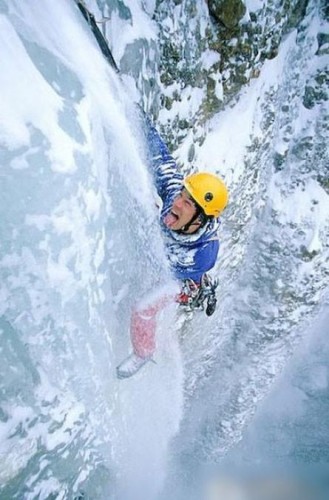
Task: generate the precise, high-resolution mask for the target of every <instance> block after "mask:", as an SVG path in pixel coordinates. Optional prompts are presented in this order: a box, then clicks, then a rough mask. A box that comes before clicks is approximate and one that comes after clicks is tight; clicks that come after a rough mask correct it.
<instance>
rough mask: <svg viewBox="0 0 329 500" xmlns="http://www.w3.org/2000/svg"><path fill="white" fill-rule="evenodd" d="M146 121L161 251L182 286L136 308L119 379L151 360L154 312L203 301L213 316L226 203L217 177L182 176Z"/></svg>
mask: <svg viewBox="0 0 329 500" xmlns="http://www.w3.org/2000/svg"><path fill="white" fill-rule="evenodd" d="M145 120H146V123H147V125H146V140H147V145H148V147H149V153H150V162H149V163H150V169H151V171H152V175H153V178H154V182H155V187H156V190H157V192H158V195H159V197H160V198H161V200H162V203H163V206H162V209H161V212H160V225H161V228H162V230H163V234H164V243H165V249H166V253H167V257H168V259H169V264H170V268H171V270H172V272H173V275H174V277H175V278H176V279H177V280H178V281H179V282H180V284H181V285H182V288H181V292H180V293H178V294H177V293H176V294H173V293H170V292H166V291H165V292H163V291H160V292H158V293H153V294H152V295H151V296H150V297H148V298H144V299H142V300H141V301H140V302H139V303H138V304H137V305H136V306H135V308H134V310H133V312H132V315H131V323H130V335H131V341H132V345H133V353H132V354H131V355H130V356H128V358H126V359H125V360H124V361H123V362H122V363H121V364H120V365H119V366H118V367H117V376H118V377H119V378H126V377H130V376H131V375H134V374H135V373H136V372H137V371H138V370H139V369H140V368H141V367H142V366H144V365H145V363H147V362H148V361H150V360H152V355H153V354H154V351H155V347H156V346H155V330H156V315H157V313H158V312H159V311H160V310H161V309H162V308H163V307H164V306H165V305H167V304H168V303H169V302H170V301H173V300H176V302H179V303H180V304H185V305H188V306H191V305H192V306H193V305H200V304H201V303H202V302H203V301H204V300H205V299H208V306H207V314H208V315H210V314H212V312H213V310H214V307H213V306H214V305H215V303H216V299H215V295H214V288H215V286H216V285H214V284H213V283H212V281H211V279H210V277H209V276H208V275H207V274H206V273H207V271H209V270H210V269H211V268H212V267H213V266H214V265H215V262H216V259H217V254H218V249H219V241H218V226H219V221H218V217H219V215H220V213H221V212H222V211H223V210H224V208H225V207H226V205H227V202H228V191H227V189H226V187H225V184H224V183H223V181H222V180H221V179H220V178H219V177H217V176H216V175H213V174H210V173H206V172H199V173H193V174H191V175H189V176H187V177H185V178H184V177H183V175H182V174H181V173H180V171H179V169H178V166H177V164H176V163H175V161H174V159H173V157H172V156H171V155H170V153H169V151H168V148H167V146H166V145H165V144H164V142H163V140H162V139H161V137H160V136H159V134H158V132H157V130H156V129H155V128H154V127H153V126H152V124H151V122H150V121H149V119H148V118H145Z"/></svg>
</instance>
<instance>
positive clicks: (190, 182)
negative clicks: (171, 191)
mask: <svg viewBox="0 0 329 500" xmlns="http://www.w3.org/2000/svg"><path fill="white" fill-rule="evenodd" d="M183 185H184V187H185V189H186V190H187V192H188V193H189V195H190V196H192V198H193V200H195V201H196V202H197V204H198V205H199V206H200V207H201V208H202V209H203V211H204V213H205V214H206V215H213V216H215V217H218V216H219V214H220V213H221V212H222V211H223V210H224V208H225V207H226V205H227V203H228V190H227V188H226V186H225V184H224V182H223V181H222V180H221V179H220V178H219V177H217V175H214V174H208V173H207V172H198V173H196V174H192V175H189V176H188V177H186V178H185V179H184V180H183Z"/></svg>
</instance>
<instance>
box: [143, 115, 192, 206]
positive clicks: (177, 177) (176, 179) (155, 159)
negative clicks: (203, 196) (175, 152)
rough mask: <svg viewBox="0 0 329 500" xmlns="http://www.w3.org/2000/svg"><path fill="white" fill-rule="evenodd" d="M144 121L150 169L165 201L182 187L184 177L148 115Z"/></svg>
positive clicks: (159, 193) (158, 190)
mask: <svg viewBox="0 0 329 500" xmlns="http://www.w3.org/2000/svg"><path fill="white" fill-rule="evenodd" d="M144 119H145V125H146V127H145V128H146V141H147V147H148V156H149V168H150V170H151V172H152V175H153V177H154V182H155V187H156V190H157V192H158V195H159V196H160V198H161V199H162V200H163V201H164V200H165V198H166V197H167V196H168V195H169V194H170V193H171V192H174V191H177V189H178V188H180V187H181V183H182V180H183V175H182V174H181V173H180V172H179V170H178V167H177V164H176V162H175V160H174V159H173V157H172V156H171V154H170V153H169V150H168V148H167V146H166V144H165V143H164V142H163V140H162V139H161V137H160V135H159V133H158V131H157V130H156V128H155V127H154V126H153V125H152V123H151V121H150V119H149V118H148V117H147V116H146V115H144Z"/></svg>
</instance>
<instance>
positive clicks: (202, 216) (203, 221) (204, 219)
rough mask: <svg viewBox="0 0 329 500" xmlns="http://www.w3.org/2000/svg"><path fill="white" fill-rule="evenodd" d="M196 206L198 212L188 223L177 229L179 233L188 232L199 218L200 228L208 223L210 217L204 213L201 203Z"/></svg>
mask: <svg viewBox="0 0 329 500" xmlns="http://www.w3.org/2000/svg"><path fill="white" fill-rule="evenodd" d="M195 206H196V212H195V214H194V215H193V217H192V219H191V220H190V221H189V222H188V223H187V224H185V226H183V227H182V228H181V229H180V230H179V231H177V232H178V233H180V234H186V232H187V231H188V230H189V229H190V227H191V226H192V224H193V223H194V222H195V221H196V220H197V219H198V218H199V219H200V226H198V228H197V229H200V227H203V226H204V225H205V224H206V222H207V220H208V217H207V216H206V214H205V213H204V211H203V210H202V208H201V207H200V206H199V205H197V204H195Z"/></svg>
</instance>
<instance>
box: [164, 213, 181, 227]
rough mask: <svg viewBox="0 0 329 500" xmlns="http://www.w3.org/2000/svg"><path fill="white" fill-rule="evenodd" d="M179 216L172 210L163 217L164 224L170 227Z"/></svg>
mask: <svg viewBox="0 0 329 500" xmlns="http://www.w3.org/2000/svg"><path fill="white" fill-rule="evenodd" d="M178 219H179V217H178V215H177V214H175V212H173V211H172V210H171V211H170V212H169V213H168V214H167V215H166V216H165V218H164V219H163V222H164V223H165V225H166V226H167V227H171V226H173V225H174V224H175V223H176V222H177V221H178Z"/></svg>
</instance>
